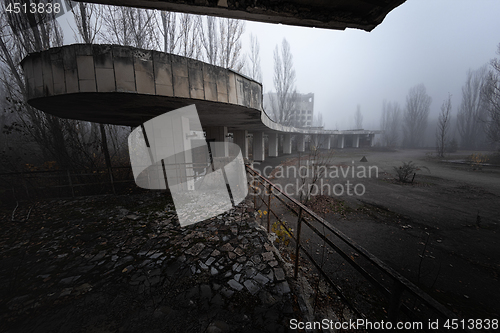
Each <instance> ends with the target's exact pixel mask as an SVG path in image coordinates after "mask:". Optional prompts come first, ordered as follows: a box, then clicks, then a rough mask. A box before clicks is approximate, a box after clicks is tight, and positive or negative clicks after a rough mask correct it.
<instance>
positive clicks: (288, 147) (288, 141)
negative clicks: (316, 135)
mask: <svg viewBox="0 0 500 333" xmlns="http://www.w3.org/2000/svg"><path fill="white" fill-rule="evenodd" d="M291 153H292V135H291V134H290V133H286V134H285V139H284V140H283V154H291Z"/></svg>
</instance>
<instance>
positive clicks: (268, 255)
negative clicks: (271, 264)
mask: <svg viewBox="0 0 500 333" xmlns="http://www.w3.org/2000/svg"><path fill="white" fill-rule="evenodd" d="M262 258H263V259H264V260H265V261H272V260H274V254H273V253H272V252H264V253H262Z"/></svg>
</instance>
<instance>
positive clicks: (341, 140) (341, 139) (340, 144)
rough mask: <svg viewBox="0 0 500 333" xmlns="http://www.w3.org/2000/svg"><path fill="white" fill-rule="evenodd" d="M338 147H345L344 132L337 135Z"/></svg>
mask: <svg viewBox="0 0 500 333" xmlns="http://www.w3.org/2000/svg"><path fill="white" fill-rule="evenodd" d="M337 147H338V148H340V149H342V148H344V135H343V134H339V135H338V136H337Z"/></svg>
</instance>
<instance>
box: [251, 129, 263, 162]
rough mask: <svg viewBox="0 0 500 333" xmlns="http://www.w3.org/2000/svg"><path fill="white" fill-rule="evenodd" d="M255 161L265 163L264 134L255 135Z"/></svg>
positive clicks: (257, 133) (255, 133)
mask: <svg viewBox="0 0 500 333" xmlns="http://www.w3.org/2000/svg"><path fill="white" fill-rule="evenodd" d="M253 160H254V161H264V160H265V155H264V132H254V133H253Z"/></svg>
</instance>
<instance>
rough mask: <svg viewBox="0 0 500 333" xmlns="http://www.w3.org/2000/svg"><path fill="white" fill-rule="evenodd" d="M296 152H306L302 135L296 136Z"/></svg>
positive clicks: (304, 138) (304, 139) (304, 137)
mask: <svg viewBox="0 0 500 333" xmlns="http://www.w3.org/2000/svg"><path fill="white" fill-rule="evenodd" d="M297 151H299V152H301V153H302V152H304V151H306V136H305V135H304V134H299V135H297Z"/></svg>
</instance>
